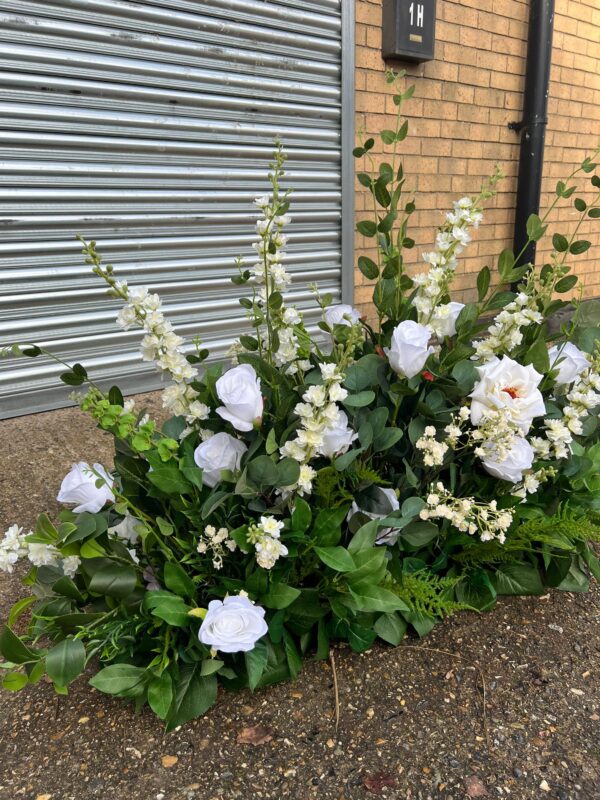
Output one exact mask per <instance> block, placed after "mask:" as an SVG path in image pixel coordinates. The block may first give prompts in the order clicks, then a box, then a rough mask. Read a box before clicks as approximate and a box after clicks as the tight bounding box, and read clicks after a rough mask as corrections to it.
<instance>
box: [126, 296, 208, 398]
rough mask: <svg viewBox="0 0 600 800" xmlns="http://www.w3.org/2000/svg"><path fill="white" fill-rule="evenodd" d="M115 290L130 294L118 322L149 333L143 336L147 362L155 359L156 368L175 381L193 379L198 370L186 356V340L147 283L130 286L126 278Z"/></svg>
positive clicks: (144, 356)
mask: <svg viewBox="0 0 600 800" xmlns="http://www.w3.org/2000/svg"><path fill="white" fill-rule="evenodd" d="M115 289H116V290H117V291H121V292H126V294H127V303H126V304H125V306H124V307H123V308H122V309H121V310H120V311H119V314H118V316H117V324H118V325H119V326H120V327H121V328H123V330H125V331H126V330H128V329H129V328H130V327H131V326H132V325H138V326H139V327H141V328H143V329H144V331H145V333H146V335H145V336H144V338H143V339H142V358H143V359H144V361H154V362H155V363H156V367H157V369H159V370H160V371H161V372H166V373H168V374H169V375H170V376H171V378H172V379H173V380H174V381H175V382H176V383H181V382H182V381H186V380H191V379H192V378H194V377H195V376H196V375H197V374H198V371H197V370H196V369H194V367H192V366H191V364H189V363H188V361H187V359H186V357H185V356H184V354H183V352H182V350H181V345H182V344H183V339H182V338H181V336H178V335H177V334H176V333H175V331H174V330H173V325H172V324H171V323H170V322H169V321H168V320H167V319H165V315H164V314H163V312H162V301H161V299H160V297H159V296H158V295H157V294H150V293H149V292H148V289H147V288H146V287H145V286H137V287H134V288H129V287H128V286H127V284H126V283H125V281H119V282H118V283H117V285H115Z"/></svg>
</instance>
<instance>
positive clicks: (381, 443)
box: [373, 428, 404, 453]
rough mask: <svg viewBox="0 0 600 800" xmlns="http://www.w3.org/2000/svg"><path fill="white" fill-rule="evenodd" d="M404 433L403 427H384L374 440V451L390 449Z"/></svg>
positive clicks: (379, 451)
mask: <svg viewBox="0 0 600 800" xmlns="http://www.w3.org/2000/svg"><path fill="white" fill-rule="evenodd" d="M403 435H404V431H403V430H402V428H384V429H383V430H382V431H381V433H379V434H378V435H377V436H376V437H375V439H374V440H373V452H374V453H381V452H383V451H384V450H389V449H390V447H393V446H394V445H395V444H397V443H398V442H399V441H400V439H401V438H402V436H403Z"/></svg>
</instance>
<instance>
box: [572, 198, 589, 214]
mask: <svg viewBox="0 0 600 800" xmlns="http://www.w3.org/2000/svg"><path fill="white" fill-rule="evenodd" d="M573 205H574V206H575V208H576V209H577V211H580V212H582V213H583V212H584V211H585V210H586V208H587V203H586V202H585V200H584V199H583V198H582V197H576V198H575V200H574V202H573Z"/></svg>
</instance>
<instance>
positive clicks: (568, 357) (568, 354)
mask: <svg viewBox="0 0 600 800" xmlns="http://www.w3.org/2000/svg"><path fill="white" fill-rule="evenodd" d="M548 356H549V358H550V368H551V369H555V370H558V374H557V376H556V382H557V383H561V384H569V383H573V381H574V380H575V378H578V377H579V375H581V373H582V372H584V371H585V370H586V369H587V368H588V367H589V366H590V363H591V362H590V360H589V359H588V357H587V356H586V354H585V353H584V352H583V350H580V349H579V348H578V347H577V346H576V345H574V344H573V343H572V342H566V343H564V344H558V345H556V344H555V345H554V346H553V347H551V348H550V350H549V351H548Z"/></svg>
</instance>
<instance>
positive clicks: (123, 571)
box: [89, 564, 137, 598]
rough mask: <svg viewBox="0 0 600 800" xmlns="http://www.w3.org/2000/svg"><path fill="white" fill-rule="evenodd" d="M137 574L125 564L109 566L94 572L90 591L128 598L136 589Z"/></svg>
mask: <svg viewBox="0 0 600 800" xmlns="http://www.w3.org/2000/svg"><path fill="white" fill-rule="evenodd" d="M136 583H137V573H136V571H135V569H134V568H133V567H128V566H126V565H124V564H109V565H106V566H103V567H100V569H98V571H97V572H94V574H93V575H92V579H91V580H90V585H89V590H90V592H92V593H93V594H99V595H110V596H111V597H121V598H123V597H127V596H128V595H130V594H131V593H132V591H133V590H134V589H135V585H136Z"/></svg>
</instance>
